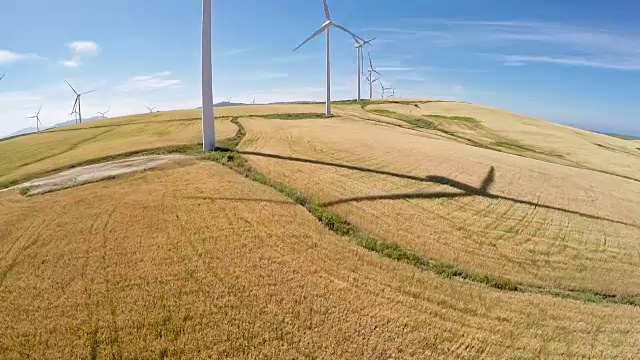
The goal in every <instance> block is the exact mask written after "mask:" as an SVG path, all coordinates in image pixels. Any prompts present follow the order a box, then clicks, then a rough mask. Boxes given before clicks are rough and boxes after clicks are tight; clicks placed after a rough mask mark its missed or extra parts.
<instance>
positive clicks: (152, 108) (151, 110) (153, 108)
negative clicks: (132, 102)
mask: <svg viewBox="0 0 640 360" xmlns="http://www.w3.org/2000/svg"><path fill="white" fill-rule="evenodd" d="M144 107H146V108H147V110H149V114H153V110H155V109H156V107H155V106H154V107H148V106H147V105H145V106H144Z"/></svg>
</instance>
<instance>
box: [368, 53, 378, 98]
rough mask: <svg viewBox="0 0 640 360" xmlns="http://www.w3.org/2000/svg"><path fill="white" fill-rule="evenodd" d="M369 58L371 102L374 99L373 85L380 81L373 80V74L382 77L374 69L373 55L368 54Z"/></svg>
mask: <svg viewBox="0 0 640 360" xmlns="http://www.w3.org/2000/svg"><path fill="white" fill-rule="evenodd" d="M367 55H368V56H369V100H372V99H373V83H374V82H376V81H378V80H377V79H374V78H373V73H376V74H378V75H382V74H380V73H379V72H378V71H377V70H376V69H374V68H373V62H372V61H371V54H367Z"/></svg>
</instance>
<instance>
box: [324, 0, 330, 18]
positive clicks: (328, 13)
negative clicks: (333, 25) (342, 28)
mask: <svg viewBox="0 0 640 360" xmlns="http://www.w3.org/2000/svg"><path fill="white" fill-rule="evenodd" d="M322 1H323V2H324V16H325V17H326V18H327V20H331V13H330V12H329V4H327V0H322Z"/></svg>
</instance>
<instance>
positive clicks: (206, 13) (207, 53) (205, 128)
mask: <svg viewBox="0 0 640 360" xmlns="http://www.w3.org/2000/svg"><path fill="white" fill-rule="evenodd" d="M211 1H212V0H202V54H201V55H202V149H203V150H204V151H214V150H215V149H216V134H215V131H216V130H215V124H214V121H213V117H214V113H213V66H212V63H211V40H212V39H211V10H212V9H211V7H212V6H211Z"/></svg>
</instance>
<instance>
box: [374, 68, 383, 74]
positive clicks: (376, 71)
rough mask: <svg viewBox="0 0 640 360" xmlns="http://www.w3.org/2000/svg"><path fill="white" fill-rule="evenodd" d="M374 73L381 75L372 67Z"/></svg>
mask: <svg viewBox="0 0 640 360" xmlns="http://www.w3.org/2000/svg"><path fill="white" fill-rule="evenodd" d="M372 70H373V72H374V73H376V74H378V75H382V74H380V73H379V72H378V70H375V69H372Z"/></svg>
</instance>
